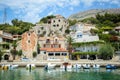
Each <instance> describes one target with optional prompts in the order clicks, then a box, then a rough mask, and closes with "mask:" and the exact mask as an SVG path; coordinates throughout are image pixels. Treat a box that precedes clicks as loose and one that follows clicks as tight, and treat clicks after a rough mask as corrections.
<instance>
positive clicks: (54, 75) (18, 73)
mask: <svg viewBox="0 0 120 80" xmlns="http://www.w3.org/2000/svg"><path fill="white" fill-rule="evenodd" d="M119 76H120V70H112V71H111V70H106V69H72V70H71V71H61V70H60V69H53V70H46V71H45V70H44V69H43V68H36V69H35V70H31V71H29V70H26V69H25V68H19V69H15V70H0V80H119Z"/></svg>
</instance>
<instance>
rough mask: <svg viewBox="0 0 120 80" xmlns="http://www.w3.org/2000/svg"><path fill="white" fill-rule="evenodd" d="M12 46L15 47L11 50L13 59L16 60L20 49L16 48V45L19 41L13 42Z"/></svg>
mask: <svg viewBox="0 0 120 80" xmlns="http://www.w3.org/2000/svg"><path fill="white" fill-rule="evenodd" d="M12 47H13V49H11V51H10V52H11V54H12V56H13V60H15V57H16V55H17V54H18V51H17V50H16V47H17V42H16V41H14V42H13V44H12Z"/></svg>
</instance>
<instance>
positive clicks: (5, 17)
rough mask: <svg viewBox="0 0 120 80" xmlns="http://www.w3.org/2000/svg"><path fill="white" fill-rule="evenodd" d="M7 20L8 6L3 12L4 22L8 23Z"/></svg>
mask: <svg viewBox="0 0 120 80" xmlns="http://www.w3.org/2000/svg"><path fill="white" fill-rule="evenodd" d="M6 20H7V11H6V8H4V13H3V24H5V23H6Z"/></svg>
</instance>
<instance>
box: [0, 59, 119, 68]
mask: <svg viewBox="0 0 120 80" xmlns="http://www.w3.org/2000/svg"><path fill="white" fill-rule="evenodd" d="M64 62H68V63H70V64H72V65H74V64H76V63H77V64H90V65H93V64H99V65H100V66H106V65H107V64H113V65H116V66H118V67H120V61H95V60H77V61H74V60H68V61H31V62H21V61H13V62H7V61H6V62H0V65H2V64H18V65H19V66H20V67H25V66H26V65H27V64H35V65H36V66H37V67H43V66H45V65H46V64H48V63H52V64H56V65H57V66H60V65H61V64H62V63H64Z"/></svg>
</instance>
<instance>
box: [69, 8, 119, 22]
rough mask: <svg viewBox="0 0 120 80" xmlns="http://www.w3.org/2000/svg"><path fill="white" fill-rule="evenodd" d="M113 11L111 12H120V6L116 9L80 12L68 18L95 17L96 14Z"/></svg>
mask: <svg viewBox="0 0 120 80" xmlns="http://www.w3.org/2000/svg"><path fill="white" fill-rule="evenodd" d="M106 12H107V13H111V14H120V8H115V9H93V10H88V11H83V12H79V13H76V14H73V15H71V16H70V17H69V18H68V19H71V20H73V19H76V20H82V19H85V18H89V17H95V15H96V14H98V13H99V14H105V13H106Z"/></svg>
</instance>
